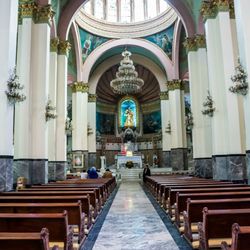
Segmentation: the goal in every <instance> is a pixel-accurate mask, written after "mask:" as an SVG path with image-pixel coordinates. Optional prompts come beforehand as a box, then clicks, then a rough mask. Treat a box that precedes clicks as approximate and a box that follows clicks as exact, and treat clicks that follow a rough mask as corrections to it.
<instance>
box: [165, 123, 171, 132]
mask: <svg viewBox="0 0 250 250" xmlns="http://www.w3.org/2000/svg"><path fill="white" fill-rule="evenodd" d="M165 132H166V133H167V134H171V124H170V121H168V125H167V127H166V129H165Z"/></svg>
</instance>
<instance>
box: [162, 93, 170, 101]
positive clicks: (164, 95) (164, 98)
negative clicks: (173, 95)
mask: <svg viewBox="0 0 250 250" xmlns="http://www.w3.org/2000/svg"><path fill="white" fill-rule="evenodd" d="M160 99H161V100H169V95H168V91H162V92H161V93H160Z"/></svg>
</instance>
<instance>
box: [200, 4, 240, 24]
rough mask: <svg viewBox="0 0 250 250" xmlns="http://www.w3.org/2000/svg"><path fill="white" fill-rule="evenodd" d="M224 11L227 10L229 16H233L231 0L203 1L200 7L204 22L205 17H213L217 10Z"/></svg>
mask: <svg viewBox="0 0 250 250" xmlns="http://www.w3.org/2000/svg"><path fill="white" fill-rule="evenodd" d="M224 11H228V12H229V13H230V18H235V15H234V2H233V0H213V1H211V2H205V1H203V2H202V5H201V9H200V12H201V15H202V16H203V21H204V22H206V20H207V19H212V18H215V17H216V16H217V14H218V12H224Z"/></svg>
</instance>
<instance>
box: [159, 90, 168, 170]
mask: <svg viewBox="0 0 250 250" xmlns="http://www.w3.org/2000/svg"><path fill="white" fill-rule="evenodd" d="M160 99H161V127H162V129H161V130H162V167H165V168H170V152H171V132H170V131H169V128H168V126H169V125H170V123H171V122H170V118H171V117H170V105H169V96H168V92H167V91H166V92H161V93H160Z"/></svg>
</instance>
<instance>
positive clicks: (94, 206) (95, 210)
mask: <svg viewBox="0 0 250 250" xmlns="http://www.w3.org/2000/svg"><path fill="white" fill-rule="evenodd" d="M3 195H4V196H26V197H28V196H72V195H74V196H77V195H79V196H82V195H89V197H90V210H91V216H92V217H93V222H94V219H95V218H96V217H97V214H98V208H99V207H100V206H99V204H97V203H96V202H97V199H96V194H95V192H94V191H50V190H48V191H46V190H45V191H32V190H29V191H18V192H2V193H0V196H3Z"/></svg>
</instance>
